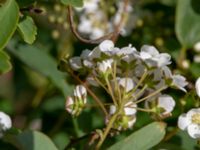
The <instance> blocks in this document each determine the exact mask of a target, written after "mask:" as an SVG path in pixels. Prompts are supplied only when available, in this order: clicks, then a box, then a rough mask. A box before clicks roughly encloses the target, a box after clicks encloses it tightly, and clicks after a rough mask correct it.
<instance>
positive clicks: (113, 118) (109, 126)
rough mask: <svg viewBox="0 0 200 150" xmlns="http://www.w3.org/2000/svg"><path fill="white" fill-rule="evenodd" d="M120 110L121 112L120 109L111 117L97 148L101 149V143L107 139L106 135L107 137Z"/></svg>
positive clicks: (97, 149)
mask: <svg viewBox="0 0 200 150" xmlns="http://www.w3.org/2000/svg"><path fill="white" fill-rule="evenodd" d="M119 112H120V111H118V112H117V113H115V114H114V115H113V116H112V117H111V119H110V121H109V123H108V125H107V127H106V129H105V131H104V133H103V136H102V138H101V139H100V141H99V142H98V143H97V146H96V148H95V150H99V149H100V147H101V145H102V144H103V142H104V140H105V139H106V137H107V135H108V133H109V131H110V129H111V128H112V125H113V123H114V122H115V120H116V118H117V116H118V114H119Z"/></svg>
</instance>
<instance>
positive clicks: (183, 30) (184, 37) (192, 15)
mask: <svg viewBox="0 0 200 150" xmlns="http://www.w3.org/2000/svg"><path fill="white" fill-rule="evenodd" d="M198 4H199V0H178V3H177V8H176V35H177V37H178V40H179V41H180V43H181V44H182V46H183V47H186V48H191V47H193V45H194V44H195V43H197V42H199V41H200V12H199V7H197V6H198ZM196 7H197V8H196Z"/></svg>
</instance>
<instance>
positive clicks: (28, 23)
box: [18, 16, 37, 44]
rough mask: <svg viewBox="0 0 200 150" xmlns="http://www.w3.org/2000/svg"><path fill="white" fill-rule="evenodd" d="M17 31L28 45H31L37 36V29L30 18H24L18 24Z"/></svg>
mask: <svg viewBox="0 0 200 150" xmlns="http://www.w3.org/2000/svg"><path fill="white" fill-rule="evenodd" d="M18 31H19V32H20V34H21V36H22V38H23V39H24V41H25V42H27V43H28V44H32V43H33V42H34V41H35V38H36V34H37V27H36V26H35V23H34V21H33V19H32V18H31V17H30V16H26V18H24V19H23V20H22V21H21V22H20V23H19V24H18Z"/></svg>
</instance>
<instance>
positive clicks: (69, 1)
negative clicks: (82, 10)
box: [61, 0, 83, 7]
mask: <svg viewBox="0 0 200 150" xmlns="http://www.w3.org/2000/svg"><path fill="white" fill-rule="evenodd" d="M61 3H63V4H64V5H71V6H74V7H82V6H83V0H61Z"/></svg>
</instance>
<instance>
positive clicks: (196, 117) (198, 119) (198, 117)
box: [192, 113, 200, 124]
mask: <svg viewBox="0 0 200 150" xmlns="http://www.w3.org/2000/svg"><path fill="white" fill-rule="evenodd" d="M192 122H193V123H195V124H200V113H198V114H194V115H192Z"/></svg>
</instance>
